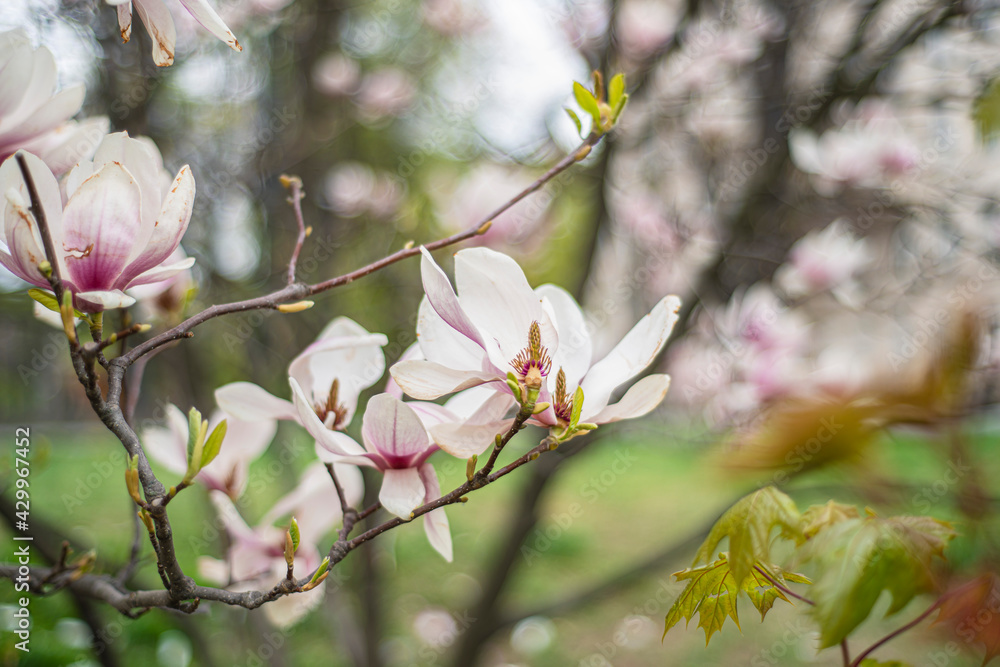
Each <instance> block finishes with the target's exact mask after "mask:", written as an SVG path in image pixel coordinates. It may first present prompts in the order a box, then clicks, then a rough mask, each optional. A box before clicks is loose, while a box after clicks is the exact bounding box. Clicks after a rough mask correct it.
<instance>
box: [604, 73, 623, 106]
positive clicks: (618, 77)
mask: <svg viewBox="0 0 1000 667" xmlns="http://www.w3.org/2000/svg"><path fill="white" fill-rule="evenodd" d="M624 96H625V75H624V74H622V73H621V72H619V73H618V74H615V75H614V76H613V77H611V83H609V84H608V105H609V106H610V107H611V108H612V109H615V108H617V107H618V104H619V103H620V102H621V101H622V98H623V97H624Z"/></svg>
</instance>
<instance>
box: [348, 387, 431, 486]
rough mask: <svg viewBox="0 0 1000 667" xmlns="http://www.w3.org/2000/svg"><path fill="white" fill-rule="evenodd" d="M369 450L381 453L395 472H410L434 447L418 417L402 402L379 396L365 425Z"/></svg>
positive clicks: (363, 434)
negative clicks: (418, 459) (415, 462)
mask: <svg viewBox="0 0 1000 667" xmlns="http://www.w3.org/2000/svg"><path fill="white" fill-rule="evenodd" d="M361 437H362V440H364V443H365V449H367V450H368V451H369V452H372V453H378V454H380V455H381V456H382V458H383V459H385V461H386V462H387V463H388V464H389V466H390V467H392V468H406V467H409V466H411V465H412V464H413V461H414V459H416V458H417V457H419V456H420V455H421V454H423V453H424V452H425V451H426V450H427V449H428V448H429V447H430V446H431V439H430V436H428V435H427V429H425V428H424V425H423V424H422V423H421V422H420V418H419V417H418V416H417V414H416V413H415V412H414V411H413V410H412V409H410V408H409V407H408V406H407V405H406V404H405V403H403V402H402V401H401V400H399V399H398V398H395V397H393V396H390V395H389V394H379V395H377V396H374V397H372V399H371V400H370V401H368V407H367V408H366V409H365V415H364V419H363V420H362V424H361Z"/></svg>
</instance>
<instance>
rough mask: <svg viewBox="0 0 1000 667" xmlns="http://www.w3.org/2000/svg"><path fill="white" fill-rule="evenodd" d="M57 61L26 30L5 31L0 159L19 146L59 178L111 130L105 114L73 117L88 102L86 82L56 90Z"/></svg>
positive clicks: (1, 36)
mask: <svg viewBox="0 0 1000 667" xmlns="http://www.w3.org/2000/svg"><path fill="white" fill-rule="evenodd" d="M57 76H58V73H57V71H56V61H55V58H54V57H53V56H52V52H51V51H49V50H48V49H46V48H44V47H42V48H37V49H36V48H35V47H33V46H32V45H31V41H30V40H29V39H28V35H27V34H26V33H25V32H24V31H23V30H12V31H9V32H2V33H0V162H2V161H3V160H6V159H7V158H8V157H10V156H11V155H13V154H14V153H15V152H17V151H18V150H21V149H23V150H26V151H28V152H29V153H32V154H34V155H37V156H38V157H39V158H41V160H42V162H44V163H45V164H46V165H47V166H48V168H49V169H51V170H52V172H53V173H54V174H56V175H57V176H58V175H60V174H62V173H64V172H65V171H66V170H67V169H69V168H70V167H72V166H73V165H74V164H76V163H77V162H78V161H80V160H81V159H83V158H85V157H89V156H90V155H92V154H93V152H94V149H95V148H96V147H97V144H98V143H100V141H101V138H102V137H104V135H105V134H107V132H108V119H107V118H106V117H104V116H101V117H98V118H87V119H86V120H82V121H79V122H77V121H72V120H68V119H69V118H70V117H71V116H73V115H74V114H75V113H76V112H77V111H79V110H80V107H81V106H82V105H83V96H84V93H85V91H84V87H83V85H82V84H80V85H76V86H71V87H69V88H65V89H63V90H60V91H58V92H56V79H57Z"/></svg>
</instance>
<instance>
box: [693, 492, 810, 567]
mask: <svg viewBox="0 0 1000 667" xmlns="http://www.w3.org/2000/svg"><path fill="white" fill-rule="evenodd" d="M775 528H778V529H780V530H781V536H782V537H784V538H786V539H793V540H795V541H796V542H801V541H802V539H803V536H802V515H801V514H799V510H798V508H797V507H796V506H795V502H794V501H793V500H792V499H791V498H789V497H788V496H787V495H785V494H784V493H782V492H781V491H778V489H776V488H775V487H773V486H765V487H764V488H762V489H758V490H757V491H754V492H753V493H751V494H750V495H748V496H745V497H743V498H741V499H740V500H738V501H737V502H736V504H735V505H733V506H732V507H730V508H729V509H728V510H727V511H726V513H725V514H723V515H722V517H721V518H720V519H719V520H718V521H717V522H716V524H715V525H714V526H712V531H711V532H710V533H709V534H708V538H707V539H706V540H705V542H704V543H703V544H702V545H701V547H700V548H699V549H698V553H697V554H695V559H694V563H695V564H698V563H706V562H709V561H710V560H711V559H712V555H713V554H714V553H715V551H716V547H718V546H719V542H721V541H722V539H723V538H724V537H728V538H729V558H730V560H731V561H732V564H731V567H732V570H733V576H734V577H735V578H736V581H737V585H739V584H742V583H743V580H744V579H745V578H746V577H748V576H749V575H750V571H751V570H752V569H753V566H754V563H756V562H757V561H763V562H770V551H771V533H772V532H773V531H774V529H775Z"/></svg>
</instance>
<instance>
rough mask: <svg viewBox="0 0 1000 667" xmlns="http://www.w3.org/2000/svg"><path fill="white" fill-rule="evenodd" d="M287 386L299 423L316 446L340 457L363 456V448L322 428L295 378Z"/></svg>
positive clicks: (342, 434) (341, 435)
mask: <svg viewBox="0 0 1000 667" xmlns="http://www.w3.org/2000/svg"><path fill="white" fill-rule="evenodd" d="M288 384H289V385H291V387H292V402H293V403H294V404H295V410H296V411H297V412H298V414H299V423H300V424H302V426H304V427H305V429H306V431H308V432H309V435H311V436H312V437H314V438H316V442H317V443H318V444H320V445H322V446H323V447H324V448H325V449H327V450H329V451H331V452H333V453H334V454H339V455H341V456H364V454H365V450H364V448H363V447H362V446H361V445H359V444H358V443H356V442H354V440H352V439H351V438H350V437H349V436H347V435H345V434H344V433H338V432H336V431H331V430H330V429H328V428H327V427H325V426H323V422H321V421H320V420H319V417H317V416H316V413H315V412H314V411H313V406H312V405H311V404H310V403H309V399H307V398H306V395H305V394H304V393H303V391H302V387H300V386H299V383H298V382H296V381H295V378H289V379H288Z"/></svg>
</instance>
